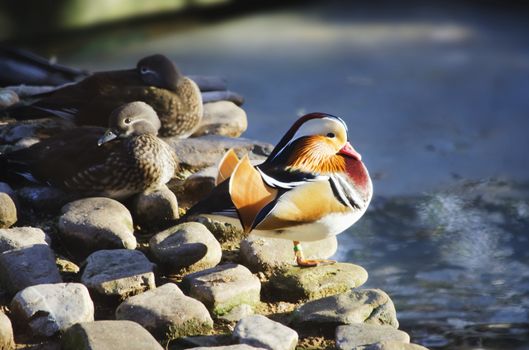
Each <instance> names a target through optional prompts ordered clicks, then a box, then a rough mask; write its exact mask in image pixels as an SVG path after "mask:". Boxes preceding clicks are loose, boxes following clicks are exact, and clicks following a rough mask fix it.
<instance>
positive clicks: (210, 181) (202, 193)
mask: <svg viewBox="0 0 529 350" xmlns="http://www.w3.org/2000/svg"><path fill="white" fill-rule="evenodd" d="M216 178H217V167H216V166H215V167H212V166H210V167H207V168H204V169H202V170H199V171H197V172H196V173H194V174H191V175H189V176H188V177H187V178H186V179H185V180H184V182H183V184H182V186H181V188H180V189H179V196H178V198H179V199H180V200H182V203H183V204H185V205H186V207H191V206H192V205H193V204H195V203H197V202H198V201H200V200H202V199H203V198H205V197H206V196H207V195H208V194H209V193H210V192H211V190H212V189H213V188H214V187H215V179H216Z"/></svg>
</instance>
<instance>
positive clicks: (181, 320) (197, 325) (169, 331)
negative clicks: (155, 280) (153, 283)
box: [116, 283, 213, 340]
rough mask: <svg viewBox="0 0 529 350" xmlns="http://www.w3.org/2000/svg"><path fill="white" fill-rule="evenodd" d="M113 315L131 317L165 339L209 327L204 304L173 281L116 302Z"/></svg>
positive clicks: (206, 329) (203, 331) (211, 325)
mask: <svg viewBox="0 0 529 350" xmlns="http://www.w3.org/2000/svg"><path fill="white" fill-rule="evenodd" d="M116 319H119V320H131V321H135V322H137V323H139V324H141V325H142V326H143V327H145V328H146V329H147V330H148V331H149V332H151V334H153V335H154V336H155V337H156V338H158V339H166V340H167V339H175V338H179V337H182V336H189V335H197V334H204V333H207V332H209V331H210V330H211V329H212V328H213V320H212V319H211V316H210V315H209V312H208V310H207V309H206V307H205V306H204V305H203V304H202V303H201V302H200V301H198V300H195V299H193V298H190V297H188V296H185V295H184V293H182V291H181V290H180V289H179V288H178V287H177V286H176V285H175V284H173V283H167V284H164V285H163V286H160V287H158V288H156V289H153V290H150V291H147V292H145V293H142V294H140V295H136V296H133V297H130V298H128V299H127V300H125V301H124V302H123V303H121V305H119V306H118V308H117V310H116Z"/></svg>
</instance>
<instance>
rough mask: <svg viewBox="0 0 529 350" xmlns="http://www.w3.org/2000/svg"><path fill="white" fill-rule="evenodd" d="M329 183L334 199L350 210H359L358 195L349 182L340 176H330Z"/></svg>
mask: <svg viewBox="0 0 529 350" xmlns="http://www.w3.org/2000/svg"><path fill="white" fill-rule="evenodd" d="M329 182H330V184H331V188H332V191H333V193H334V195H335V196H336V198H338V200H339V201H340V202H342V204H344V205H346V206H348V207H349V208H351V209H360V202H359V199H358V198H357V197H358V195H357V193H356V191H355V190H354V188H353V187H352V186H351V185H350V184H349V182H348V181H347V180H346V179H344V178H343V176H342V175H340V174H332V175H331V176H330V179H329Z"/></svg>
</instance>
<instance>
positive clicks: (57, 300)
mask: <svg viewBox="0 0 529 350" xmlns="http://www.w3.org/2000/svg"><path fill="white" fill-rule="evenodd" d="M11 310H12V312H13V317H14V319H15V320H16V321H17V322H20V323H21V324H26V325H28V327H29V328H30V329H31V331H32V333H33V334H36V335H40V336H45V337H50V336H52V335H54V334H55V333H57V332H59V331H64V330H66V329H67V328H69V327H70V326H72V325H74V324H76V323H78V322H90V321H93V320H94V303H93V302H92V299H90V294H89V293H88V289H86V287H85V286H84V285H82V284H80V283H57V284H39V285H36V286H32V287H28V288H25V289H24V290H21V291H20V292H18V293H17V294H16V295H15V297H14V298H13V300H12V301H11Z"/></svg>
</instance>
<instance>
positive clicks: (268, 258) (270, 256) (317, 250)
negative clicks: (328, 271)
mask: <svg viewBox="0 0 529 350" xmlns="http://www.w3.org/2000/svg"><path fill="white" fill-rule="evenodd" d="M301 246H302V248H303V253H304V255H305V258H307V259H327V258H330V257H331V256H333V255H334V253H336V249H337V247H338V243H337V240H336V237H329V238H327V239H324V240H321V241H314V242H303V243H302V244H301ZM240 254H241V259H242V260H243V262H244V263H245V265H247V266H248V267H249V268H250V269H251V270H252V271H263V272H271V271H274V270H276V269H277V268H280V267H285V266H291V265H292V264H294V263H295V256H294V249H293V245H292V241H289V240H285V239H280V238H268V237H260V236H257V235H249V236H248V238H246V239H244V240H243V241H241V250H240Z"/></svg>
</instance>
